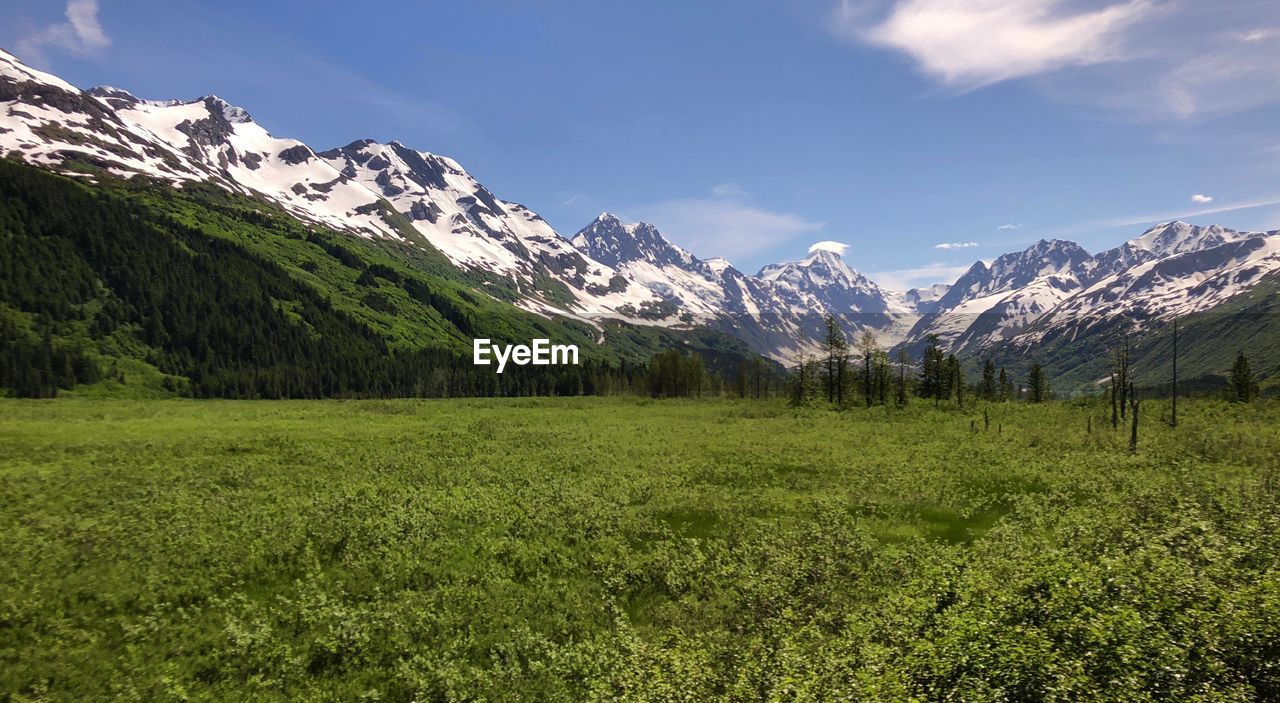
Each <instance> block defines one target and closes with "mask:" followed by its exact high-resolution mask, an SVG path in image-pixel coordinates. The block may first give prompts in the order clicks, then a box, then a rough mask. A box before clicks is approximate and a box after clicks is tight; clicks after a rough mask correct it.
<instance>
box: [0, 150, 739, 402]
mask: <svg viewBox="0 0 1280 703" xmlns="http://www.w3.org/2000/svg"><path fill="white" fill-rule="evenodd" d="M95 179H96V181H97V184H95V185H92V186H90V185H86V184H82V183H77V182H74V181H73V180H71V179H69V178H66V177H62V176H56V175H53V174H49V173H47V172H43V171H40V170H37V169H34V168H31V167H28V166H25V165H21V164H18V163H15V162H12V161H4V160H0V242H2V243H3V249H4V251H5V256H4V257H3V258H2V259H0V340H2V341H0V360H2V362H3V363H2V364H0V387H3V388H6V389H8V391H9V392H10V393H12V394H15V395H22V396H35V397H40V396H50V395H54V394H56V393H57V391H58V389H70V388H74V387H77V386H80V387H82V388H83V387H85V386H86V385H88V386H89V387H90V388H91V389H92V390H93V391H100V392H112V393H117V392H120V391H121V390H124V389H125V388H127V387H132V388H130V389H129V392H130V393H133V394H137V393H144V394H151V393H182V394H191V395H196V396H220V397H304V398H305V397H330V396H340V397H341V396H401V395H429V396H435V395H491V394H502V395H513V394H516V395H521V394H577V393H600V392H608V391H611V390H617V389H623V388H632V387H642V386H643V385H644V381H643V379H642V376H643V368H642V366H641V364H642V362H644V361H645V360H647V359H648V357H649V356H650V355H652V354H653V353H655V352H656V351H658V350H659V349H661V348H663V347H666V346H671V345H674V344H677V343H681V344H683V345H684V346H686V347H687V348H688V349H690V350H692V351H705V352H707V354H708V356H709V358H711V359H712V360H715V359H721V358H722V357H728V358H729V359H739V358H745V356H746V353H745V351H744V348H743V347H742V346H741V345H736V344H734V343H732V342H728V341H726V340H724V339H723V338H721V337H717V336H715V335H706V334H702V335H684V338H678V337H680V335H674V334H672V333H663V332H657V333H655V332H653V331H650V330H646V331H645V332H644V333H638V332H636V331H634V330H632V329H630V328H625V327H621V326H613V327H612V328H607V330H606V334H605V335H604V336H605V337H606V338H608V339H614V340H617V343H616V344H605V345H601V344H597V337H599V336H600V331H599V330H596V329H593V328H591V327H589V326H588V325H586V324H585V323H580V322H576V321H570V320H564V319H555V320H553V319H548V318H543V317H540V316H537V315H534V314H532V313H527V312H524V311H522V310H519V309H518V308H516V307H514V306H512V305H509V304H507V303H505V302H502V301H501V298H503V297H504V290H503V288H502V285H501V281H500V280H482V279H480V278H478V277H475V275H474V274H467V273H463V272H462V271H460V270H458V269H455V268H453V267H451V266H450V265H449V264H448V262H447V261H446V260H445V259H444V258H443V257H442V256H436V255H433V252H432V251H431V250H429V249H428V250H424V249H421V248H410V247H403V246H400V247H397V246H395V245H386V244H381V243H373V242H368V241H364V240H360V239H357V238H353V237H347V236H343V235H338V234H333V233H330V232H326V231H323V230H319V229H316V228H313V227H307V226H305V225H303V224H302V223H300V222H298V221H297V220H295V219H293V218H291V217H289V216H288V215H285V214H283V213H280V212H279V211H278V210H275V209H274V208H272V207H271V206H269V205H266V204H264V203H260V202H257V201H254V200H250V199H248V198H243V197H240V196H234V195H230V194H228V193H226V192H224V191H221V190H219V189H216V188H212V187H203V186H199V185H194V186H190V187H187V188H184V189H182V190H177V189H173V188H171V187H169V186H165V185H159V184H156V183H154V182H150V181H147V180H144V179H137V178H135V179H131V180H128V181H123V180H119V179H113V178H110V177H108V176H105V175H104V174H102V173H100V172H99V173H97V174H95ZM476 289H480V290H484V291H486V292H491V293H492V295H486V294H484V293H480V292H477V290H476ZM607 327H608V326H607ZM473 337H488V338H492V339H495V340H500V341H508V342H528V340H530V339H533V338H548V339H552V340H554V341H557V342H561V343H569V344H577V345H578V346H579V348H580V349H581V352H582V355H583V360H584V363H583V364H582V365H581V366H579V367H573V368H558V369H550V370H548V369H540V370H533V369H532V368H531V367H526V368H515V369H511V370H508V371H507V372H506V373H504V374H503V375H501V376H498V375H496V374H494V373H493V371H492V370H491V369H486V368H480V369H477V368H476V367H474V366H473V365H472V364H471V359H470V345H471V339H472V338H473Z"/></svg>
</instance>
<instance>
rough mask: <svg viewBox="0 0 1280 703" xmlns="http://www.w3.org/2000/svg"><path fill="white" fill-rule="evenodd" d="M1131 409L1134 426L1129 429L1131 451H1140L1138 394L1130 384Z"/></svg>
mask: <svg viewBox="0 0 1280 703" xmlns="http://www.w3.org/2000/svg"><path fill="white" fill-rule="evenodd" d="M1129 409H1130V410H1132V411H1133V412H1132V413H1130V415H1132V416H1133V428H1132V429H1131V430H1130V431H1129V451H1131V452H1136V451H1138V394H1137V393H1135V392H1134V390H1133V386H1132V385H1131V386H1129Z"/></svg>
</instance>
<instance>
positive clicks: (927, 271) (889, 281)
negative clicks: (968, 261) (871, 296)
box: [867, 263, 970, 290]
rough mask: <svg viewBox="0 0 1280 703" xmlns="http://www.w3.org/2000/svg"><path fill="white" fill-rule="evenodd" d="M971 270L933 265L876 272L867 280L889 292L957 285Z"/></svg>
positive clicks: (945, 265) (948, 265) (965, 267)
mask: <svg viewBox="0 0 1280 703" xmlns="http://www.w3.org/2000/svg"><path fill="white" fill-rule="evenodd" d="M969 268H970V267H969V266H952V265H950V264H943V263H932V264H926V265H924V266H920V267H917V268H909V269H896V270H893V271H875V272H871V273H868V274H867V278H870V279H871V280H873V281H875V282H876V283H878V284H880V285H881V286H883V287H885V288H888V289H889V290H908V289H911V288H919V287H921V286H929V285H933V284H934V283H955V281H956V279H957V278H959V277H960V276H961V275H962V274H963V273H964V272H965V271H968V270H969Z"/></svg>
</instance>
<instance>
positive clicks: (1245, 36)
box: [1236, 29, 1280, 43]
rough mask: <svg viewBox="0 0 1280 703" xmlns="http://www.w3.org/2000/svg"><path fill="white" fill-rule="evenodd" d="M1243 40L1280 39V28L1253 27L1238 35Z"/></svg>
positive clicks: (1251, 41)
mask: <svg viewBox="0 0 1280 703" xmlns="http://www.w3.org/2000/svg"><path fill="white" fill-rule="evenodd" d="M1236 37H1237V38H1238V39H1240V41H1243V42H1250V43H1253V42H1260V41H1270V40H1272V39H1280V29H1251V30H1249V31H1247V32H1240V33H1239V34H1237V35H1236Z"/></svg>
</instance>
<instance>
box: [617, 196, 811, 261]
mask: <svg viewBox="0 0 1280 703" xmlns="http://www.w3.org/2000/svg"><path fill="white" fill-rule="evenodd" d="M728 185H729V184H721V185H718V186H715V187H714V188H712V189H711V194H710V197H705V198H677V199H673V200H667V201H663V202H658V203H653V204H650V205H641V206H637V207H632V208H628V209H626V210H625V213H626V215H627V217H628V219H639V220H644V221H646V222H650V223H653V224H654V225H655V226H656V227H657V228H658V229H660V230H662V233H663V234H664V235H665V236H666V237H667V238H668V239H670V240H671V241H673V242H675V243H677V244H679V245H680V246H683V247H685V248H686V249H688V250H690V251H692V252H693V253H695V254H697V255H699V256H725V257H727V258H730V259H733V258H735V257H737V258H747V257H751V256H754V255H756V254H760V253H762V252H765V251H768V250H770V249H773V248H775V247H777V246H778V245H780V244H785V243H786V242H789V241H792V240H794V239H795V238H796V237H798V236H800V235H801V234H805V233H807V232H815V231H818V230H821V229H822V228H823V227H824V226H825V225H824V223H822V222H815V221H812V220H808V219H806V218H804V217H802V216H800V215H797V214H794V213H789V212H777V211H774V210H770V209H767V208H765V207H762V206H760V205H757V204H756V203H754V202H752V199H751V196H750V195H749V194H748V193H746V191H744V190H743V189H742V188H740V187H737V186H732V187H727V186H728Z"/></svg>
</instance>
